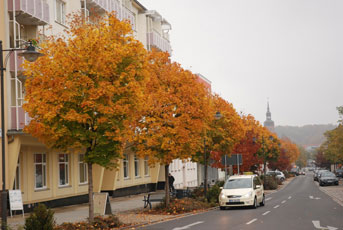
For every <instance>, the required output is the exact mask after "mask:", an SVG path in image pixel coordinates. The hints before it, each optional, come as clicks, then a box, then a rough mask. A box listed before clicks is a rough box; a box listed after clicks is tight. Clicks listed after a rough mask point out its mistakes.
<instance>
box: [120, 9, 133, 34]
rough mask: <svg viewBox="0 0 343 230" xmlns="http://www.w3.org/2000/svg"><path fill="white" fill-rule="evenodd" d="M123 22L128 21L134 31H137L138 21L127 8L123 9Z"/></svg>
mask: <svg viewBox="0 0 343 230" xmlns="http://www.w3.org/2000/svg"><path fill="white" fill-rule="evenodd" d="M122 20H128V21H129V22H130V24H131V25H132V29H133V30H135V29H136V20H135V15H134V14H133V13H132V12H131V11H130V10H128V9H126V8H125V7H123V18H122Z"/></svg>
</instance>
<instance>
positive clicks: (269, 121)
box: [264, 101, 274, 132]
mask: <svg viewBox="0 0 343 230" xmlns="http://www.w3.org/2000/svg"><path fill="white" fill-rule="evenodd" d="M264 127H266V128H267V129H269V131H271V132H274V121H273V120H272V113H271V112H270V108H269V101H268V102H267V113H266V121H265V122H264Z"/></svg>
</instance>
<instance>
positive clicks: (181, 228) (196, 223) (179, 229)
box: [173, 221, 204, 230]
mask: <svg viewBox="0 0 343 230" xmlns="http://www.w3.org/2000/svg"><path fill="white" fill-rule="evenodd" d="M202 223H204V221H198V222H195V223H193V224H189V225H186V226H183V227H180V228H173V230H184V229H188V228H190V227H192V226H194V225H198V224H202Z"/></svg>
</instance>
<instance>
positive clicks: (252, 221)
mask: <svg viewBox="0 0 343 230" xmlns="http://www.w3.org/2000/svg"><path fill="white" fill-rule="evenodd" d="M256 220H257V219H256V218H255V219H253V220H251V221H249V222H248V223H247V224H251V223H254V222H255V221H256Z"/></svg>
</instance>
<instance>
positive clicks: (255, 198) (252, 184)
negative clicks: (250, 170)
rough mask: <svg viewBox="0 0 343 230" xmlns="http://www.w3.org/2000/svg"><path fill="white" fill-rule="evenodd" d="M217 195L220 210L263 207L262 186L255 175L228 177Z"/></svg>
mask: <svg viewBox="0 0 343 230" xmlns="http://www.w3.org/2000/svg"><path fill="white" fill-rule="evenodd" d="M221 189H222V190H221V192H220V194H219V205H220V209H221V210H224V209H225V208H226V207H234V206H251V207H252V208H257V206H258V205H260V206H264V205H265V196H264V189H263V184H262V183H261V180H260V178H259V177H258V176H257V175H237V176H230V177H229V179H227V181H226V182H225V184H224V187H222V188H221Z"/></svg>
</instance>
